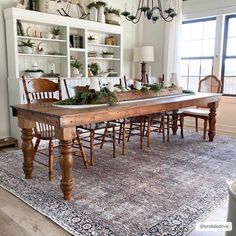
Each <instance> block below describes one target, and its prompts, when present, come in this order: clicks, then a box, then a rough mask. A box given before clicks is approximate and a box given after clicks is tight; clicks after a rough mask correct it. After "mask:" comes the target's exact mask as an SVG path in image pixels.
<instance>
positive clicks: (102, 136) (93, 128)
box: [64, 80, 116, 166]
mask: <svg viewBox="0 0 236 236" xmlns="http://www.w3.org/2000/svg"><path fill="white" fill-rule="evenodd" d="M64 86H65V90H66V93H67V97H68V98H70V97H71V96H70V93H69V89H68V85H67V82H66V80H64ZM80 90H81V91H87V88H85V87H80ZM76 134H77V140H76V139H75V140H74V145H73V146H74V147H77V145H78V144H79V143H80V140H81V141H82V142H83V148H88V149H89V150H90V161H89V164H90V165H91V166H93V165H94V163H95V156H94V148H95V146H100V148H101V149H102V148H103V145H104V144H105V143H107V142H110V143H112V144H113V157H114V158H116V124H115V123H113V122H109V121H108V122H101V123H95V124H89V125H83V126H77V127H76ZM88 143H89V145H87V144H88Z"/></svg>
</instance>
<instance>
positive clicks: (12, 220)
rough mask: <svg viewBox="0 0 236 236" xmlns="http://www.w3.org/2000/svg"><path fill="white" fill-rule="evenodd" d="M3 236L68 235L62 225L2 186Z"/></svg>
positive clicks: (0, 221)
mask: <svg viewBox="0 0 236 236" xmlns="http://www.w3.org/2000/svg"><path fill="white" fill-rule="evenodd" d="M0 235H1V236H68V235H70V234H69V233H67V232H66V231H65V230H63V229H62V228H61V227H60V226H58V225H56V224H55V223H53V222H52V221H51V220H49V219H48V218H47V217H45V216H43V215H42V214H40V213H38V212H37V211H35V210H34V209H33V208H31V207H30V206H28V205H27V204H25V203H24V202H22V201H21V200H19V199H18V198H16V197H14V196H13V195H12V194H10V193H9V192H7V191H5V190H4V189H3V188H1V187H0Z"/></svg>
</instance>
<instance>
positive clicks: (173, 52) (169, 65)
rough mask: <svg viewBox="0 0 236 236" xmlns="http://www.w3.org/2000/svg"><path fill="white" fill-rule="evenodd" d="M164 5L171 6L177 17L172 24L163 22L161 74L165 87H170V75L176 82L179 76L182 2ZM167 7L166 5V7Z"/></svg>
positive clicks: (178, 0) (175, 0)
mask: <svg viewBox="0 0 236 236" xmlns="http://www.w3.org/2000/svg"><path fill="white" fill-rule="evenodd" d="M166 4H171V7H173V8H174V9H175V10H176V12H177V16H176V17H175V18H174V19H173V21H172V22H165V34H164V62H163V73H164V76H165V85H166V86H169V85H171V81H170V80H171V75H172V73H175V74H176V76H177V80H178V81H179V76H180V39H181V25H182V0H171V1H170V2H169V1H166ZM166 7H167V8H168V7H169V6H168V5H167V6H166Z"/></svg>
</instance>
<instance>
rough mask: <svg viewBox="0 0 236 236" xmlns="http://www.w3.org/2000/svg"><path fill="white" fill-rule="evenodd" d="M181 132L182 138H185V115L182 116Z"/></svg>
mask: <svg viewBox="0 0 236 236" xmlns="http://www.w3.org/2000/svg"><path fill="white" fill-rule="evenodd" d="M180 131H181V138H184V115H183V114H180Z"/></svg>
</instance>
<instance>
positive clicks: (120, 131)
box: [118, 123, 123, 144]
mask: <svg viewBox="0 0 236 236" xmlns="http://www.w3.org/2000/svg"><path fill="white" fill-rule="evenodd" d="M122 127H123V124H122V123H121V124H120V127H119V138H118V143H119V144H120V141H121V133H122Z"/></svg>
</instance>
